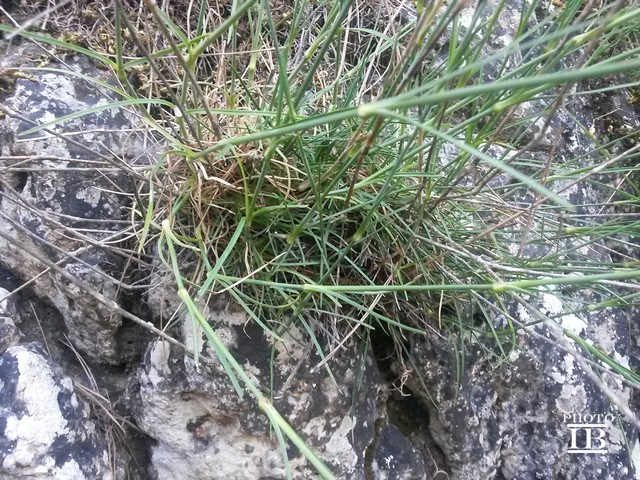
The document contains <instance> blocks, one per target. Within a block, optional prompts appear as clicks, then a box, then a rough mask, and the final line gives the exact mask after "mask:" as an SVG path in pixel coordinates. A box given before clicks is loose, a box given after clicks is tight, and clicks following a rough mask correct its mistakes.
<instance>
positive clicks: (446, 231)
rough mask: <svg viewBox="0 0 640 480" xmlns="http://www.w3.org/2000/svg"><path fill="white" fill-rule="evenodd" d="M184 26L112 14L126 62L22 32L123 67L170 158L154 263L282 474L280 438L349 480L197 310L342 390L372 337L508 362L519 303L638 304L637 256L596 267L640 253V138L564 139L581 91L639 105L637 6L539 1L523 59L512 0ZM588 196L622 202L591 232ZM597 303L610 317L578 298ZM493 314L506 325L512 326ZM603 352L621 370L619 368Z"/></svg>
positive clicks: (129, 103) (157, 169)
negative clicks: (547, 298)
mask: <svg viewBox="0 0 640 480" xmlns="http://www.w3.org/2000/svg"><path fill="white" fill-rule="evenodd" d="M178 3H179V2H178ZM188 6H189V8H188V10H187V13H186V14H183V15H177V14H176V11H175V10H174V11H173V12H167V11H163V10H161V9H160V8H159V7H158V6H157V5H156V4H155V3H154V2H152V1H149V0H145V1H144V2H141V3H140V5H136V7H135V8H134V7H132V6H131V5H130V4H129V3H128V2H124V1H122V0H116V1H115V2H114V9H113V11H111V12H110V13H109V15H110V16H109V18H110V19H111V20H112V22H113V23H112V24H111V25H108V27H109V28H110V29H111V30H110V32H112V34H113V37H114V38H115V39H116V43H115V47H114V48H113V49H111V50H109V48H107V49H106V50H102V51H101V50H100V48H98V47H96V45H93V48H87V46H80V45H72V44H69V43H68V42H65V41H64V40H61V39H53V38H49V37H46V36H44V35H42V34H39V33H35V32H32V31H20V35H22V36H24V37H26V38H29V39H31V40H33V41H38V42H41V43H45V44H48V45H50V46H52V47H55V48H61V49H66V50H69V51H73V52H75V53H79V54H85V55H89V56H91V57H92V58H93V59H94V60H96V61H99V62H101V63H102V64H103V65H105V66H106V67H108V68H110V69H112V70H113V71H114V74H115V76H116V78H117V79H119V81H120V85H119V86H118V87H112V86H110V87H109V88H112V89H113V90H114V91H115V92H116V93H117V94H118V96H119V97H121V100H118V101H116V102H114V103H112V104H110V105H107V106H105V108H116V107H125V106H126V107H130V108H136V109H137V111H138V112H139V113H140V114H141V115H142V116H143V118H144V119H145V120H146V121H147V123H148V126H149V128H150V129H151V130H152V131H153V132H154V133H155V134H158V135H160V136H161V137H162V138H163V139H164V140H165V141H166V145H167V148H166V151H165V152H164V153H163V155H162V157H161V158H159V159H158V162H157V164H156V165H155V166H154V167H153V168H150V169H149V170H148V171H147V177H148V183H146V184H144V185H143V186H142V187H141V190H140V192H139V198H142V199H146V202H147V203H146V204H145V203H138V204H136V205H135V211H134V214H135V215H134V216H135V217H136V219H135V222H136V227H137V229H138V232H139V238H140V243H139V247H138V252H139V253H143V252H145V251H147V250H149V249H150V248H151V246H152V245H153V246H157V251H158V252H159V253H160V255H161V257H162V258H163V260H164V261H165V263H166V264H167V266H168V267H169V269H170V270H171V271H172V272H173V275H174V277H175V280H176V284H177V285H178V295H179V296H180V298H181V299H182V300H183V302H184V305H185V307H186V310H187V311H188V312H189V314H190V316H191V318H192V319H195V321H198V322H199V324H200V326H201V327H202V328H203V329H204V331H205V332H206V335H207V338H208V340H209V341H210V343H211V344H212V346H213V347H214V349H215V351H216V352H217V354H218V358H219V360H220V362H221V363H222V364H223V365H224V366H225V368H226V370H227V372H228V374H229V377H230V378H231V379H232V382H233V384H234V385H235V387H236V389H237V390H238V393H239V394H242V392H243V391H244V390H245V389H247V390H248V391H249V392H250V393H251V394H252V395H253V396H254V397H255V398H256V401H257V402H258V405H259V406H260V408H261V409H262V410H263V411H264V412H265V414H266V415H267V416H268V418H269V420H270V421H271V423H272V425H273V426H274V430H275V433H276V435H277V438H278V440H279V442H280V445H281V447H282V451H283V453H284V454H285V458H286V453H285V452H286V448H285V444H284V437H283V434H284V436H286V437H287V438H288V439H289V440H290V441H292V442H294V443H295V444H296V446H298V447H299V448H300V449H301V451H302V452H303V453H304V455H305V456H306V457H307V458H308V459H309V461H310V462H311V463H312V464H313V465H314V466H315V467H316V468H317V469H318V472H319V473H320V475H321V476H323V477H325V478H329V477H330V476H331V473H330V471H329V469H328V468H327V467H326V466H325V465H324V464H323V462H322V461H321V460H320V459H319V458H318V456H317V455H316V454H315V453H314V452H313V451H312V450H311V449H309V448H307V447H305V446H304V441H303V440H301V439H300V438H299V437H298V436H297V435H296V434H295V432H294V431H293V429H291V428H290V427H289V426H288V425H287V424H286V422H285V421H284V419H283V418H282V417H281V416H280V415H279V414H278V413H277V411H275V409H274V408H273V406H272V405H271V404H270V403H269V401H268V400H267V397H265V396H264V395H263V394H262V393H261V391H260V389H259V388H258V387H257V386H256V385H254V384H253V383H252V382H251V380H250V378H249V377H248V376H247V375H246V374H245V373H244V371H243V370H242V368H241V366H239V365H238V364H237V362H235V360H234V359H233V357H232V356H231V355H230V354H229V352H228V351H227V350H226V347H225V346H224V344H223V343H222V342H221V341H220V339H219V338H218V337H217V335H216V333H215V331H214V330H213V329H212V328H211V327H210V326H209V325H208V323H207V321H206V319H205V318H204V317H203V315H202V313H201V312H199V311H198V308H197V306H196V305H197V302H196V301H195V299H196V298H198V297H204V296H207V295H221V294H225V295H228V296H230V297H231V298H232V299H233V300H234V301H235V302H236V303H237V304H238V305H240V306H241V307H242V308H243V309H244V310H245V311H246V313H247V315H248V316H249V317H250V318H251V319H252V320H253V321H255V322H256V323H257V324H259V325H260V326H261V327H262V328H263V329H264V331H265V334H266V335H268V336H270V337H272V338H273V339H274V340H276V341H277V339H279V338H280V337H281V336H282V334H283V333H284V332H285V331H286V329H287V328H289V326H290V325H291V324H293V323H299V324H301V325H302V326H303V328H304V329H305V331H307V332H308V333H309V335H310V336H311V341H312V342H313V343H314V345H316V346H317V348H318V350H319V353H320V355H321V357H322V358H323V361H322V364H321V365H322V366H323V367H324V368H327V369H328V370H329V374H330V368H329V365H330V363H329V362H328V360H329V359H330V358H331V357H332V356H333V355H334V354H335V352H336V351H338V349H340V348H343V347H342V346H343V345H344V343H345V341H346V339H347V338H349V337H351V336H353V335H356V336H358V337H360V338H363V339H364V340H365V341H366V339H367V338H368V335H369V333H370V332H371V331H372V330H375V329H382V330H383V331H384V332H386V333H387V334H389V335H391V336H392V337H393V338H394V339H395V340H394V341H395V342H396V344H397V345H402V344H403V343H404V340H403V338H404V335H405V334H408V333H411V334H417V335H423V334H425V332H426V331H427V329H428V328H432V327H433V326H434V325H436V326H438V327H439V328H443V329H448V330H450V331H452V332H459V333H462V334H463V338H473V337H475V336H485V337H486V336H488V337H491V338H493V339H495V341H496V342H497V344H498V345H499V347H500V349H501V351H502V353H503V355H504V356H505V357H506V356H507V355H508V353H509V351H510V350H511V349H512V348H515V333H516V332H517V331H518V330H520V329H525V328H526V327H528V326H530V325H519V324H517V321H516V319H514V318H512V317H511V315H510V314H509V311H508V308H507V305H508V303H509V302H514V301H516V302H518V301H520V300H522V301H524V300H523V299H528V298H531V297H536V296H539V295H542V294H544V293H545V292H546V291H548V290H547V289H548V288H549V287H550V286H560V285H561V286H563V295H564V296H565V297H566V299H567V300H569V299H570V300H571V302H573V304H575V303H576V302H578V303H579V302H582V304H581V305H580V306H579V307H577V310H576V312H586V311H594V310H600V309H604V308H609V307H612V306H623V307H631V306H634V305H638V296H637V290H638V279H639V278H640V263H638V261H637V259H634V258H631V257H628V256H625V255H624V254H622V255H620V254H618V255H616V256H615V258H616V260H615V261H611V262H602V261H599V260H594V259H595V258H602V256H601V253H598V255H599V256H598V257H596V256H595V255H594V252H603V251H604V252H607V251H608V250H611V249H612V248H616V247H615V246H616V245H619V244H624V243H629V244H631V243H633V242H634V239H637V237H638V235H639V234H640V228H639V227H640V223H639V222H638V219H637V217H634V216H633V215H628V216H624V215H615V214H614V213H615V211H616V210H615V209H620V208H630V209H631V208H633V206H637V205H638V199H639V194H640V191H639V189H638V182H637V180H638V175H637V173H638V167H637V158H638V150H639V149H638V147H637V146H634V145H633V144H632V145H631V146H625V145H627V143H625V142H626V141H627V140H629V138H635V142H637V141H638V140H637V139H638V137H637V132H635V131H631V132H627V133H625V134H624V135H620V136H617V137H616V138H613V139H612V140H611V141H608V142H600V143H598V142H597V141H595V139H594V146H593V148H590V149H588V150H587V151H584V152H580V153H579V154H578V155H576V156H575V158H564V159H563V158H560V157H559V156H558V155H557V149H558V146H559V144H560V141H561V139H560V135H561V133H562V132H557V131H556V129H555V127H554V126H553V125H552V123H551V119H552V118H553V117H554V116H555V115H557V114H559V113H566V112H565V104H566V102H567V101H569V100H570V99H571V97H573V96H579V95H590V94H594V93H596V92H590V91H589V90H580V88H579V87H578V86H579V85H583V83H581V82H584V81H588V80H594V79H603V78H606V79H613V81H612V82H611V83H610V85H609V86H608V87H607V88H606V89H605V90H615V89H618V90H622V89H624V88H637V87H638V85H639V84H640V80H639V79H638V78H637V74H636V72H637V71H640V56H639V55H638V54H639V53H640V43H639V42H638V41H637V39H638V32H639V31H640V27H639V26H640V10H639V9H637V8H633V6H625V4H624V2H620V1H619V2H614V3H613V4H608V5H603V6H601V7H600V8H598V9H595V8H589V7H584V5H583V2H578V1H574V0H567V1H566V2H565V5H564V6H563V7H560V8H557V9H555V11H549V10H546V9H545V8H543V7H544V5H543V3H542V2H541V1H538V0H534V1H532V2H524V3H522V5H521V10H520V12H518V14H517V17H518V18H517V22H516V24H515V25H513V31H512V32H511V37H509V38H508V39H506V40H505V38H504V37H498V22H499V21H500V20H501V19H502V18H503V17H504V16H506V15H512V16H513V13H514V12H513V10H512V9H510V8H511V7H510V5H508V4H507V2H506V1H504V0H498V1H494V2H479V3H478V4H475V5H474V6H470V5H469V4H468V2H464V1H452V2H449V3H448V4H445V2H442V1H436V2H432V3H431V4H425V3H424V2H417V6H416V9H414V8H413V7H412V6H411V5H410V4H408V3H406V4H405V3H402V2H399V1H391V0H388V1H386V0H379V1H376V2H373V3H372V2H365V1H360V0H345V1H342V2H329V1H313V2H312V1H305V0H295V1H292V2H289V3H280V2H277V1H274V2H268V1H266V0H245V1H242V0H238V1H234V2H232V3H224V5H223V6H221V7H220V8H219V9H218V10H216V9H215V8H213V4H210V3H209V2H207V1H206V0H203V1H200V2H188ZM590 6H591V7H593V5H590ZM141 19H152V20H153V21H152V22H146V23H143V22H142V20H141ZM102 27H104V28H107V26H105V25H103V26H101V28H102ZM0 29H2V30H3V31H5V32H11V31H15V29H14V28H12V27H9V26H6V25H3V26H0ZM629 39H635V40H633V41H631V42H629V41H628V40H629ZM83 113H84V114H90V113H91V112H83ZM70 117H72V116H70ZM67 119H69V118H60V119H56V120H55V121H54V122H51V123H49V124H46V125H42V126H40V127H36V128H33V129H31V130H30V131H29V132H28V133H33V132H36V131H38V130H39V129H41V128H46V127H47V126H51V125H52V124H55V123H59V122H62V121H65V120H67ZM533 126H536V128H537V131H534V129H533ZM583 129H584V132H589V131H590V126H589V125H584V126H583ZM634 135H635V137H634ZM549 138H551V140H550V141H549ZM576 185H580V186H585V185H586V186H590V185H593V186H594V187H598V188H599V189H600V190H604V191H606V192H607V195H606V197H605V198H604V199H603V200H602V203H599V204H598V205H591V206H590V207H593V208H595V207H598V208H599V209H600V210H599V212H600V213H598V214H596V215H593V216H591V217H589V218H585V217H584V216H583V215H582V214H581V213H580V212H579V211H578V210H577V209H576V208H575V207H574V206H573V205H571V203H570V202H569V200H568V198H569V195H568V193H567V192H568V191H570V190H571V188H574V187H575V186H576ZM525 194H526V195H525ZM523 198H524V200H523ZM528 245H538V246H539V247H540V248H539V249H538V251H541V252H542V253H537V254H535V255H534V254H532V253H531V249H529V248H528V247H527V246H528ZM547 245H553V246H554V247H553V248H547V247H545V246H547ZM612 245H613V247H612ZM585 290H591V291H594V292H597V293H598V295H597V296H595V297H594V298H599V299H600V300H597V301H595V302H593V303H586V302H585V301H582V300H580V296H579V295H578V293H579V292H580V291H585ZM617 292H622V293H617ZM627 292H628V293H627ZM469 312H481V313H482V317H483V318H485V319H486V321H485V323H484V324H483V325H482V326H481V327H478V326H477V325H476V324H475V323H474V321H473V318H472V317H473V316H474V314H473V313H469ZM497 314H502V315H504V316H505V317H506V318H507V319H509V321H508V325H506V326H504V325H495V324H493V323H492V321H491V320H490V319H491V318H494V317H495V316H496V315H497ZM327 319H339V322H328V321H326V320H327ZM538 321H540V320H538ZM565 333H566V334H567V336H568V337H569V338H571V339H573V340H574V341H576V342H578V345H579V346H580V347H581V348H583V349H588V348H591V347H589V346H588V344H587V343H585V342H584V341H582V342H580V340H579V337H577V336H576V334H575V333H572V332H565ZM321 337H322V338H324V339H328V340H327V342H326V343H324V342H322V341H321V340H320V338H321ZM330 339H335V340H334V341H333V343H332V341H331V340H330ZM320 345H326V346H325V347H324V350H323V349H322V348H320ZM588 353H589V355H593V356H594V358H595V361H596V362H600V365H607V366H608V367H609V368H613V367H612V363H611V362H614V361H613V360H612V359H611V358H610V357H609V356H608V355H607V354H606V353H605V352H600V351H593V349H592V348H591V351H590V352H588ZM613 366H614V367H615V368H614V370H615V371H616V372H618V373H619V374H620V375H621V376H622V377H623V378H624V379H625V380H626V381H629V382H633V383H636V384H637V383H638V376H637V374H635V373H634V372H631V371H630V370H629V369H628V368H625V367H624V366H622V365H619V364H617V363H615V362H614V363H613ZM287 465H288V463H287ZM288 473H289V475H290V471H289V472H288Z"/></svg>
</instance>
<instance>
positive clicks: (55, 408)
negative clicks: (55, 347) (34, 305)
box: [0, 343, 113, 480]
mask: <svg viewBox="0 0 640 480" xmlns="http://www.w3.org/2000/svg"><path fill="white" fill-rule="evenodd" d="M108 460H109V456H108V453H107V445H106V444H105V442H104V439H103V438H102V437H101V436H100V434H99V433H98V429H97V426H96V424H95V423H94V421H93V420H91V418H90V411H89V408H88V406H87V405H86V404H85V403H84V402H83V401H82V400H81V399H80V398H78V396H77V395H76V393H75V391H74V388H73V383H72V381H71V379H70V378H69V377H67V376H66V375H65V374H64V373H63V372H62V370H61V369H60V367H59V366H58V365H56V364H54V363H53V362H52V361H51V360H49V359H48V358H47V357H46V353H45V352H44V351H43V350H42V347H41V346H40V345H38V344H35V343H29V344H24V345H17V346H11V347H9V348H8V349H7V350H6V352H4V354H3V355H2V356H0V477H2V478H16V479H20V478H25V479H26V478H32V479H38V478H41V479H51V478H55V479H68V480H83V479H87V480H89V479H105V480H107V479H111V478H113V475H112V472H111V470H110V466H109V463H108Z"/></svg>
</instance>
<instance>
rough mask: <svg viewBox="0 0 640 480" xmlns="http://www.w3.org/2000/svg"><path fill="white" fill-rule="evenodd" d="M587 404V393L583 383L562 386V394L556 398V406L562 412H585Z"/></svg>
mask: <svg viewBox="0 0 640 480" xmlns="http://www.w3.org/2000/svg"><path fill="white" fill-rule="evenodd" d="M586 406H587V394H586V392H585V389H584V387H583V386H582V385H569V384H565V385H563V386H562V391H561V393H560V396H559V397H558V398H557V399H556V408H557V409H558V411H559V412H560V413H563V414H572V413H575V412H583V411H584V409H585V408H586Z"/></svg>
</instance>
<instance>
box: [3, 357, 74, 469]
mask: <svg viewBox="0 0 640 480" xmlns="http://www.w3.org/2000/svg"><path fill="white" fill-rule="evenodd" d="M7 353H10V354H11V355H13V356H14V357H15V359H16V361H17V363H18V370H19V372H20V374H19V376H18V381H17V385H16V400H17V401H19V402H22V403H23V405H24V409H25V414H24V415H22V416H21V418H18V417H17V416H8V417H7V425H6V428H5V436H6V438H7V440H9V441H11V442H15V447H14V448H13V450H12V451H11V453H10V454H9V455H7V457H6V458H5V459H4V462H3V467H4V468H5V469H8V470H11V469H13V468H15V467H16V466H24V465H30V464H33V463H35V460H36V459H38V461H37V463H38V464H40V465H42V459H41V458H39V457H41V456H43V455H46V453H47V452H48V451H49V450H50V449H51V447H52V445H53V443H54V442H55V440H56V439H57V438H58V437H59V436H61V435H67V434H69V429H68V427H67V421H66V420H65V418H64V416H63V414H62V412H61V411H60V407H59V404H58V395H59V394H60V391H61V390H60V386H59V385H58V384H56V381H55V379H54V377H53V372H52V371H51V369H50V367H49V365H48V364H47V362H46V361H45V359H44V358H43V357H41V356H40V355H37V354H35V353H33V352H31V351H29V350H27V349H25V348H23V347H14V348H12V349H10V350H8V351H7ZM62 382H63V383H62V385H63V387H65V388H69V389H71V381H70V380H69V379H64V380H63V381H62ZM51 461H52V462H53V465H55V461H54V459H53V458H52V459H51ZM53 465H52V466H53ZM76 478H79V477H76Z"/></svg>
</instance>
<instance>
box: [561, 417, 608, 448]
mask: <svg viewBox="0 0 640 480" xmlns="http://www.w3.org/2000/svg"><path fill="white" fill-rule="evenodd" d="M613 420H614V416H613V415H611V414H606V415H603V414H601V413H598V414H596V415H582V414H577V413H574V414H573V415H565V416H564V422H565V423H567V422H570V423H567V428H568V429H569V432H570V434H571V441H570V443H569V450H568V453H582V454H585V453H600V454H602V453H607V452H608V450H607V442H606V436H607V428H608V427H609V426H610V425H611V424H612V423H613Z"/></svg>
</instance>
